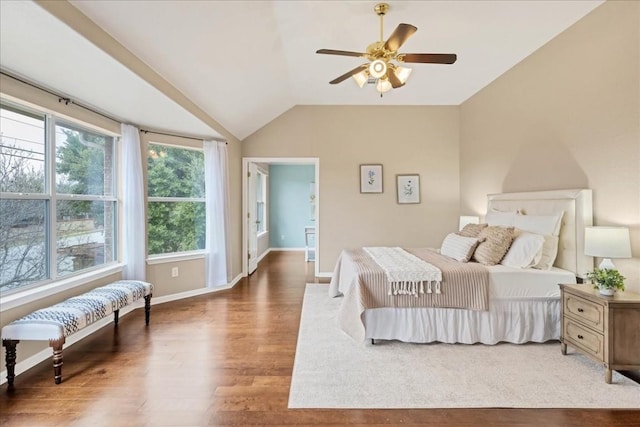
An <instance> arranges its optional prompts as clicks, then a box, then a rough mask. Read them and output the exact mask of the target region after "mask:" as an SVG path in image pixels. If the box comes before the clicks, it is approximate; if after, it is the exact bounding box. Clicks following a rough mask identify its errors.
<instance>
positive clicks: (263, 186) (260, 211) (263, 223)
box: [256, 171, 267, 233]
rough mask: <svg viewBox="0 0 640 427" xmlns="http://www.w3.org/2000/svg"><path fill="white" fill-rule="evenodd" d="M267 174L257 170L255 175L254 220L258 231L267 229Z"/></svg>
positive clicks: (261, 231)
mask: <svg viewBox="0 0 640 427" xmlns="http://www.w3.org/2000/svg"><path fill="white" fill-rule="evenodd" d="M266 198H267V175H265V174H263V173H262V172H260V171H258V173H257V177H256V205H257V206H256V218H257V219H256V222H257V225H258V233H263V232H265V231H267V210H266V203H267V202H266Z"/></svg>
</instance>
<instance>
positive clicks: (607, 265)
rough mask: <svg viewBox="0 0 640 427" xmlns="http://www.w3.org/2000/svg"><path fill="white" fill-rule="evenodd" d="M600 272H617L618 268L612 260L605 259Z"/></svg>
mask: <svg viewBox="0 0 640 427" xmlns="http://www.w3.org/2000/svg"><path fill="white" fill-rule="evenodd" d="M598 268H599V269H600V270H616V266H615V265H614V264H613V261H611V258H605V259H603V260H602V262H601V263H600V265H599V266H598Z"/></svg>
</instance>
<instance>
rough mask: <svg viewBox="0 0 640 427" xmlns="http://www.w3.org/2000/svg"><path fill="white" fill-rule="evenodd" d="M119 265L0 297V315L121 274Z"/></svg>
mask: <svg viewBox="0 0 640 427" xmlns="http://www.w3.org/2000/svg"><path fill="white" fill-rule="evenodd" d="M122 267H123V265H122V264H120V263H117V264H113V265H110V266H108V267H105V268H101V269H99V270H93V271H88V272H85V273H81V274H78V275H75V276H72V277H68V278H66V279H62V280H56V281H54V282H51V283H48V284H46V285H42V286H36V287H33V288H30V289H25V290H24V291H22V292H16V293H15V294H10V295H7V296H0V313H2V312H4V311H7V310H11V309H12V308H16V307H19V306H21V305H25V304H30V303H32V302H34V301H37V300H39V299H42V298H46V297H50V296H52V295H55V294H57V293H60V292H65V291H68V290H70V289H73V288H75V287H78V286H82V285H86V284H87V283H89V282H92V281H95V280H99V279H102V278H104V277H107V276H110V275H112V274H115V273H121V272H122Z"/></svg>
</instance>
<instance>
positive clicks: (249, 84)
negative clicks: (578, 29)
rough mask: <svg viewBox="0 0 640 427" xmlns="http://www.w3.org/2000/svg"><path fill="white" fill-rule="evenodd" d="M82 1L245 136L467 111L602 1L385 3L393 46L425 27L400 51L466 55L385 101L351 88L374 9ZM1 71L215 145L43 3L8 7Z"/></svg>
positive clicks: (193, 121) (374, 35) (348, 4)
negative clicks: (403, 114) (345, 110)
mask: <svg viewBox="0 0 640 427" xmlns="http://www.w3.org/2000/svg"><path fill="white" fill-rule="evenodd" d="M71 3H72V4H73V5H74V6H75V7H77V8H78V9H79V10H80V11H81V12H82V13H84V14H85V15H87V16H88V17H89V18H90V19H91V20H93V21H94V22H95V23H96V24H97V25H98V26H100V27H101V28H102V29H104V30H105V31H106V32H107V33H109V34H110V35H111V36H112V37H114V38H115V39H116V40H118V41H119V42H120V43H121V44H122V45H124V46H125V47H126V48H127V49H128V50H129V51H131V52H132V53H133V54H135V55H136V56H137V57H138V58H140V59H141V60H142V61H144V62H145V63H146V64H147V65H148V66H150V67H151V68H152V69H153V70H155V72H157V73H158V74H160V75H161V76H162V77H164V79H166V80H167V81H168V82H169V83H170V84H171V85H173V86H174V87H175V88H177V89H178V90H179V91H181V92H182V93H183V94H184V95H186V97H187V98H189V99H190V100H191V101H193V102H194V103H195V104H196V105H197V106H199V107H200V108H201V109H202V110H204V111H205V112H206V113H207V114H208V115H209V116H210V117H212V118H214V119H215V120H216V121H217V122H219V123H220V124H221V125H222V126H223V127H224V128H226V129H227V130H228V131H229V132H231V133H232V134H233V135H234V136H236V137H237V138H239V139H243V138H245V137H247V136H248V135H250V134H251V133H253V132H255V131H256V130H258V129H259V128H261V127H262V126H264V125H265V124H267V123H268V122H270V121H271V120H273V119H274V118H276V117H277V116H279V115H280V114H282V113H283V112H285V111H287V110H288V109H290V108H291V107H293V106H295V105H459V104H460V103H462V102H464V101H465V100H466V99H468V98H469V97H471V96H472V95H473V94H475V93H476V92H478V91H479V90H481V89H482V88H483V87H485V86H486V85H487V84H489V83H490V82H492V81H493V80H495V79H496V78H497V77H498V76H500V75H501V74H503V73H504V72H505V71H507V70H508V69H510V68H511V67H513V66H514V65H515V64H517V63H518V62H520V61H521V60H522V59H524V58H525V57H527V56H528V55H530V54H531V53H533V52H534V51H535V50H536V49H538V48H540V47H541V46H542V45H544V44H545V43H546V42H548V41H549V40H551V39H552V38H553V37H555V36H556V35H557V34H559V33H560V32H562V31H564V30H565V29H566V28H567V27H569V26H570V25H572V24H573V23H574V22H576V21H577V20H579V19H580V18H582V17H583V16H584V15H586V14H587V13H589V12H590V11H591V10H593V9H594V8H595V7H597V6H598V5H599V4H601V3H602V1H600V0H596V1H573V0H572V1H559V0H553V1H543V0H539V1H522V0H515V1H506V0H503V1H424V2H418V1H387V3H389V4H390V6H391V8H390V11H389V12H388V14H387V16H386V17H385V21H384V23H385V29H384V36H385V38H386V37H388V36H389V35H390V33H391V32H392V31H393V29H394V28H395V27H396V26H397V25H398V24H399V23H403V22H404V23H409V24H413V25H415V26H416V27H418V31H417V33H416V34H415V35H414V36H413V37H411V38H410V39H409V40H408V41H407V42H406V43H405V45H404V46H403V47H402V48H401V49H400V51H401V52H411V53H419V52H439V53H456V54H457V55H458V60H457V62H456V63H455V64H453V65H433V64H411V68H412V69H413V73H412V74H411V76H410V78H409V81H408V82H407V84H406V86H405V87H402V88H399V89H396V90H393V91H391V92H388V93H386V94H385V95H384V97H382V98H381V97H380V96H379V94H378V93H377V92H376V91H375V89H374V87H373V86H371V85H368V86H365V87H364V88H362V89H360V88H359V87H358V86H357V85H356V83H355V82H354V81H353V80H352V79H348V80H347V81H344V82H343V83H341V84H338V85H329V83H328V82H329V81H330V80H332V79H334V78H335V77H337V76H339V75H341V74H343V73H345V72H346V71H348V70H350V69H352V68H354V67H355V66H357V65H359V64H360V63H362V62H363V60H362V59H361V58H353V57H341V56H327V55H317V54H316V53H315V51H316V50H318V49H321V48H327V49H339V50H350V51H358V52H362V51H364V50H365V49H366V47H367V46H368V45H369V44H370V43H372V42H374V41H377V40H378V38H379V21H378V17H377V16H376V15H375V13H374V12H373V7H374V5H375V2H374V1H371V2H369V1H289V0H287V1H110V0H102V1H79V0H72V1H71ZM0 7H1V8H2V9H1V10H0V12H1V16H0V19H1V28H0V31H1V33H0V65H1V66H2V67H3V69H5V70H9V71H11V72H14V73H17V74H20V75H22V76H25V77H28V78H30V79H32V80H35V81H37V82H40V83H42V84H44V85H47V86H50V87H54V88H57V89H58V90H61V91H64V92H65V93H66V94H68V95H71V96H73V97H76V98H77V99H80V100H83V101H85V102H87V103H89V104H91V105H93V106H96V107H97V108H99V109H102V110H105V111H110V112H112V113H113V114H115V115H118V116H120V117H123V118H127V119H128V121H132V122H134V123H138V124H140V125H144V126H148V127H152V128H154V129H166V130H172V131H176V132H183V133H187V134H197V135H215V134H217V133H219V131H220V129H212V126H210V125H208V124H205V123H203V122H202V121H200V120H198V119H197V118H195V117H194V116H193V115H191V114H190V113H189V112H188V111H186V110H185V109H184V108H183V107H182V106H180V105H178V103H176V102H175V101H174V100H172V99H170V98H168V97H166V96H164V95H162V94H161V93H159V92H158V91H156V90H155V89H154V87H153V85H151V84H149V82H146V81H144V80H143V79H141V78H140V77H139V76H137V75H135V74H134V73H132V72H130V70H127V68H126V67H125V66H124V65H122V64H121V63H119V62H118V61H116V60H115V59H114V58H112V57H110V56H109V55H107V54H106V53H105V52H102V51H100V49H98V48H97V47H96V46H95V45H93V44H92V43H91V42H90V41H88V40H86V39H84V38H83V37H82V36H80V35H79V34H77V33H75V32H74V31H73V30H72V29H71V28H69V27H68V26H67V25H65V24H64V23H62V22H60V21H58V20H57V19H56V18H55V17H53V16H52V15H50V14H49V13H48V12H47V11H45V10H43V9H42V8H40V7H39V6H38V5H37V3H31V2H17V1H16V2H14V1H4V0H3V1H2V2H0Z"/></svg>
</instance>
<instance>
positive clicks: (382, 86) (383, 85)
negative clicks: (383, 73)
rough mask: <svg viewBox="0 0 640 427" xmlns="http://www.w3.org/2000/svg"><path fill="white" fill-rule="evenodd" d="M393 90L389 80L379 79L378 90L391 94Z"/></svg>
mask: <svg viewBox="0 0 640 427" xmlns="http://www.w3.org/2000/svg"><path fill="white" fill-rule="evenodd" d="M391 89H392V87H391V83H389V80H387V79H378V83H377V84H376V90H377V91H378V92H380V93H385V92H389V91H390V90H391Z"/></svg>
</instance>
